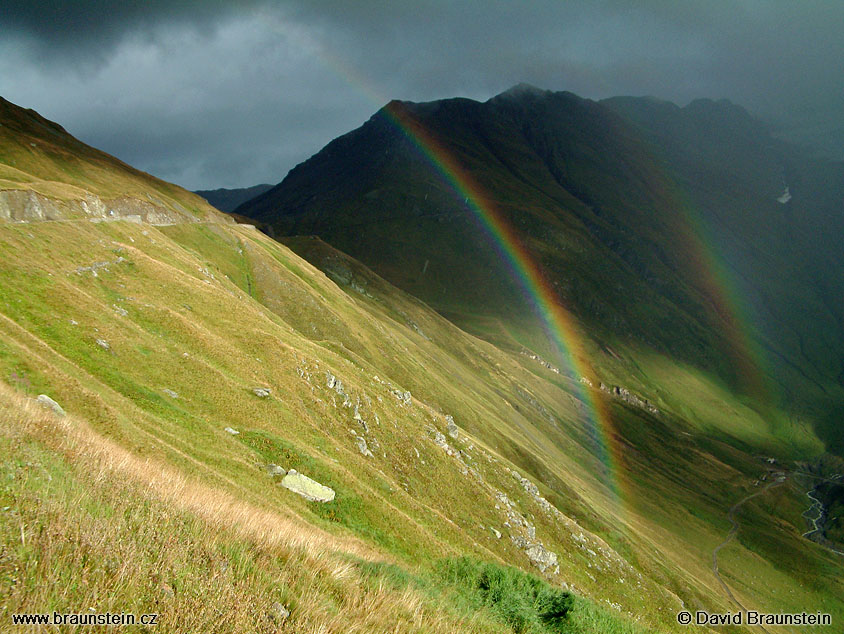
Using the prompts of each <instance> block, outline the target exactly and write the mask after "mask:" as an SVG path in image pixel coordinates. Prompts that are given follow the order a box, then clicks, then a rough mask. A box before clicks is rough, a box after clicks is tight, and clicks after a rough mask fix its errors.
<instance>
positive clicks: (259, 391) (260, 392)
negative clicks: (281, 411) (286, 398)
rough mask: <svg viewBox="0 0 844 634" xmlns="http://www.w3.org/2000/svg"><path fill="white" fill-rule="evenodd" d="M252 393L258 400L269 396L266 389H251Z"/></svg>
mask: <svg viewBox="0 0 844 634" xmlns="http://www.w3.org/2000/svg"><path fill="white" fill-rule="evenodd" d="M252 393H253V394H254V395H255V396H257V397H258V398H268V397H269V395H270V389H269V388H267V387H253V388H252Z"/></svg>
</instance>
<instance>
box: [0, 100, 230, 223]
mask: <svg viewBox="0 0 844 634" xmlns="http://www.w3.org/2000/svg"><path fill="white" fill-rule="evenodd" d="M2 190H6V191H14V192H25V193H32V194H38V195H42V196H47V197H49V198H50V199H51V200H53V201H54V204H53V205H51V209H52V211H53V213H54V214H55V216H56V217H57V218H66V217H85V213H84V212H83V211H82V210H81V209H80V207H79V205H78V203H80V202H85V203H86V205H88V206H90V207H91V208H92V210H93V207H94V204H95V201H96V200H99V201H102V202H103V203H104V205H105V207H106V208H107V209H106V212H107V211H108V208H112V209H114V208H115V207H116V208H118V209H119V208H120V207H121V206H123V207H125V206H126V204H127V203H131V204H130V205H129V206H131V207H133V209H131V210H129V211H134V213H141V212H142V211H143V210H144V209H145V208H147V209H149V208H153V209H156V210H158V211H159V213H161V214H163V215H165V216H169V217H171V218H178V219H179V220H182V221H184V220H191V219H197V220H204V219H207V218H209V217H218V218H219V214H217V212H215V210H214V209H213V208H212V207H211V206H210V205H209V204H208V203H207V201H206V200H205V199H203V198H201V197H200V196H197V195H196V194H193V193H191V192H188V191H186V190H184V189H182V188H181V187H178V186H176V185H173V184H171V183H167V182H164V181H162V180H159V179H157V178H155V177H153V176H150V175H149V174H146V173H144V172H141V171H139V170H136V169H135V168H133V167H130V166H129V165H126V164H125V163H123V162H122V161H120V160H118V159H116V158H114V157H113V156H110V155H108V154H106V153H105V152H101V151H99V150H97V149H95V148H92V147H90V146H88V145H85V144H84V143H82V142H80V141H79V140H77V139H75V138H74V137H73V136H71V135H70V134H68V133H67V131H66V130H65V129H64V128H62V127H61V126H60V125H58V124H57V123H55V122H53V121H49V120H48V119H45V118H44V117H42V116H41V115H39V114H38V113H37V112H35V111H34V110H25V109H23V108H21V107H19V106H16V105H15V104H13V103H11V102H9V101H6V100H5V99H3V98H2V97H0V191H2ZM73 203H77V204H73ZM125 213H127V212H124V214H125ZM1 217H2V214H0V218H1Z"/></svg>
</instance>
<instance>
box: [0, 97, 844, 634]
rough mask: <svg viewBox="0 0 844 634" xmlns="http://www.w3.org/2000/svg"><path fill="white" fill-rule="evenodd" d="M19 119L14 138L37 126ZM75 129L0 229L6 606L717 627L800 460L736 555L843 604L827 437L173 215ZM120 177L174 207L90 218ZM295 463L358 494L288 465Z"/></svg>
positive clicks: (414, 626)
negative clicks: (47, 403)
mask: <svg viewBox="0 0 844 634" xmlns="http://www.w3.org/2000/svg"><path fill="white" fill-rule="evenodd" d="M17 115H20V113H17ZM17 115H16V116H17ZM21 116H23V115H21ZM26 117H28V120H29V121H38V120H39V119H37V118H36V115H34V113H27V114H26ZM2 124H3V127H2V130H4V131H6V130H7V122H6V120H5V119H4V120H3V121H2ZM11 125H12V124H10V126H11ZM44 125H48V126H54V125H55V124H49V122H48V123H45V124H44ZM54 129H56V128H54ZM4 134H7V137H4V139H5V138H10V139H13V140H12V141H8V143H9V144H10V148H9V149H6V147H5V145H4V146H3V147H0V157H7V156H11V155H14V152H15V151H17V150H19V149H20V148H25V147H26V146H27V144H28V143H30V141H28V138H31V136H30V135H31V133H30V132H23V131H22V132H21V133H20V136H21V138H20V139H18V138H15V137H14V135H12V134H11V133H8V132H4ZM4 143H7V141H4ZM74 143H78V142H74V141H73V140H71V139H69V138H68V137H66V136H62V137H61V142H60V143H57V148H58V149H53V148H51V149H50V150H49V152H47V151H44V155H43V156H42V155H41V152H42V146H38V147H35V148H32V146H29V147H31V148H32V154H31V156H30V158H29V160H30V163H31V164H33V165H50V164H51V163H49V161H54V163H52V164H54V165H57V164H58V163H56V162H55V159H53V158H52V157H53V156H54V154H55V153H57V152H59V151H61V152H67V155H63V158H62V161H63V163H62V164H63V165H73V166H74V169H75V170H76V172H77V173H78V174H81V175H83V176H84V179H83V178H82V177H80V179H79V180H75V179H74V178H72V177H71V176H70V175H68V174H69V172H68V171H62V170H61V169H59V168H58V167H56V168H55V169H54V170H53V172H51V173H47V171H46V170H45V171H42V172H40V174H41V176H40V177H39V180H37V181H36V180H35V179H34V177H21V180H20V182H15V181H13V180H12V179H11V178H9V179H7V180H6V181H5V182H4V185H3V195H4V196H5V197H6V198H7V199H12V198H14V196H20V195H24V194H26V193H27V192H30V191H36V190H34V189H31V187H36V186H37V188H38V189H37V193H38V195H39V201H40V204H41V209H42V210H45V213H44V214H42V215H41V216H25V217H23V218H21V217H13V218H14V220H15V221H14V222H9V221H6V222H3V223H2V224H0V332H1V333H2V335H0V377H2V383H3V384H2V387H0V446H1V447H2V454H3V456H4V458H3V459H2V461H1V462H0V469H2V473H0V482H2V484H0V513H2V517H3V519H4V521H3V522H2V523H0V544H2V550H0V552H2V558H0V593H2V595H3V596H4V597H5V600H4V602H3V606H2V608H0V610H2V613H0V619H2V622H4V623H8V622H9V620H10V619H11V615H13V614H18V613H23V612H48V611H50V612H52V611H58V612H83V611H86V610H90V609H91V608H93V609H94V610H95V611H97V612H100V613H101V612H106V611H111V612H135V613H137V614H141V613H157V614H160V624H159V626H158V629H159V630H160V631H192V630H196V631H198V630H214V629H217V630H226V631H233V632H247V631H249V632H251V631H290V632H302V631H305V632H307V631H323V632H348V631H354V630H355V629H356V630H357V631H364V632H380V631H385V630H388V629H389V630H390V631H397V632H418V631H434V632H457V631H465V632H525V631H527V632H537V633H541V632H578V633H579V632H583V633H586V632H596V631H599V632H610V633H613V632H618V633H638V632H650V631H660V632H672V631H677V632H680V631H683V632H688V631H695V628H691V629H690V628H689V627H684V626H680V625H678V624H677V621H676V615H677V612H678V611H679V610H681V609H690V610H695V609H698V608H700V609H708V610H711V611H727V610H729V609H731V606H732V604H731V602H730V600H729V598H728V596H727V595H726V594H725V593H724V592H723V590H722V587H721V585H720V584H719V581H718V578H717V577H716V576H715V575H714V574H713V572H712V569H711V565H712V555H713V549H715V548H716V546H718V544H720V543H722V542H723V540H724V539H725V537H726V536H727V534H728V532H729V531H730V521H729V520H728V509H730V507H731V506H733V505H734V504H736V502H738V501H739V500H741V499H742V498H744V497H746V496H749V495H751V494H753V493H755V492H759V491H761V490H763V489H764V487H765V486H767V485H760V481H761V479H763V478H764V479H765V480H766V481H767V480H769V479H770V480H775V479H776V478H777V477H778V476H777V475H776V474H777V473H787V474H788V475H787V476H786V479H785V481H783V482H782V483H776V484H777V486H774V487H772V488H770V489H766V490H765V493H764V494H763V495H759V496H757V497H756V498H754V500H753V501H752V502H748V503H747V504H745V505H744V506H743V507H742V513H741V516H740V520H741V530H740V531H739V537H738V539H735V540H733V541H732V542H731V543H730V545H729V546H728V547H726V548H725V549H723V550H722V551H721V554H720V558H719V569H720V571H721V577H722V579H724V580H726V583H728V584H729V587H730V588H731V590H732V592H733V594H734V595H735V596H736V597H738V598H739V599H740V600H741V601H742V603H743V604H744V605H748V606H753V607H755V608H756V609H765V610H768V611H774V610H776V611H794V612H799V611H801V610H804V609H806V610H811V611H815V610H818V611H823V612H829V613H831V614H832V615H833V622H834V623H839V622H841V620H842V619H844V602H842V599H841V597H842V596H844V587H842V579H844V574H842V573H844V565H842V562H841V561H840V559H838V558H837V557H836V556H835V555H834V554H833V553H831V552H830V551H829V550H827V549H825V548H822V547H821V546H819V545H817V544H815V543H812V542H811V541H809V540H807V539H804V538H802V537H801V534H802V533H803V532H804V531H805V519H804V518H803V516H802V513H803V512H804V511H805V510H806V507H807V499H806V485H805V483H803V482H802V481H801V480H799V475H794V473H796V472H797V471H799V470H800V469H801V468H802V467H801V466H800V464H802V463H796V462H794V461H793V460H792V459H793V458H795V457H801V458H806V457H811V456H814V455H815V454H817V453H818V452H819V451H821V443H820V441H819V439H818V438H817V437H815V436H814V435H813V434H812V433H811V430H807V429H801V430H799V431H795V430H793V429H790V428H789V431H790V432H791V435H784V432H783V430H782V429H779V428H777V427H776V426H774V425H772V424H771V423H770V421H769V420H767V419H766V418H764V417H762V416H761V415H760V414H759V413H758V412H757V411H756V410H755V409H754V407H753V406H752V405H753V403H748V402H747V401H746V400H745V399H744V398H743V397H741V396H740V395H739V396H737V395H736V394H735V393H733V392H731V391H730V390H729V389H727V388H726V386H725V385H724V384H723V383H721V382H719V381H717V380H713V379H712V377H710V376H708V375H706V374H705V373H702V372H700V371H698V370H696V369H695V368H694V367H686V368H683V367H681V366H679V365H678V364H677V363H676V361H673V360H672V359H670V358H667V357H658V356H653V357H650V366H649V367H650V369H652V370H653V372H654V374H651V375H646V374H645V373H644V372H641V371H640V372H638V373H630V374H624V375H622V374H621V372H622V371H623V366H622V365H618V366H611V365H609V364H607V365H606V366H603V365H602V366H598V369H599V370H601V371H602V372H607V376H602V378H603V379H604V380H605V381H606V382H607V384H608V386H605V389H600V387H599V386H598V385H597V384H595V381H597V380H598V377H596V376H594V377H589V376H582V377H573V376H568V375H567V373H566V372H561V371H560V370H559V369H558V368H557V367H555V365H554V363H552V362H550V361H547V360H545V359H543V358H540V357H539V356H538V355H535V354H532V353H529V352H528V351H527V350H523V349H516V350H513V349H506V348H505V349H502V348H500V347H497V346H495V345H493V344H492V343H490V342H488V341H485V340H483V339H480V338H477V337H475V336H473V335H471V334H468V333H467V332H465V331H464V330H461V329H460V328H458V327H457V326H456V325H455V324H454V323H452V322H451V321H449V320H447V319H445V318H444V317H443V316H442V315H440V314H439V313H438V312H436V311H434V310H432V309H431V308H430V307H429V305H428V304H427V303H426V302H424V301H422V300H421V299H418V298H416V297H414V296H413V295H411V294H408V293H406V292H404V291H403V290H399V289H398V288H396V287H395V286H393V285H392V284H391V283H390V282H388V281H386V280H385V279H384V278H383V277H381V276H379V275H377V274H376V273H375V272H374V271H373V270H372V269H370V268H368V267H367V266H366V265H365V264H362V263H360V262H358V261H357V260H355V259H353V258H352V257H350V256H348V255H346V254H344V253H342V252H340V251H338V250H336V249H335V248H334V247H332V246H330V245H329V244H327V243H325V242H323V241H321V240H319V239H317V238H311V237H294V238H287V239H285V241H284V244H280V243H279V242H276V241H274V240H273V239H271V238H269V237H268V236H266V235H264V234H262V233H260V232H258V231H257V230H255V229H253V228H250V227H247V226H243V225H235V224H233V223H230V222H227V220H228V219H227V218H226V217H224V216H222V215H221V214H218V213H217V212H216V211H214V210H213V209H210V208H207V207H204V206H201V203H200V205H199V206H197V207H196V214H182V215H178V209H179V208H178V207H176V206H175V205H176V203H177V202H178V201H180V200H181V201H185V205H186V204H187V202H189V201H193V200H196V198H195V197H194V196H193V195H192V194H188V193H187V192H184V191H183V190H180V189H179V188H176V187H175V186H168V185H166V184H161V182H160V181H156V180H155V179H152V178H151V177H148V176H144V175H142V174H141V173H139V172H135V171H133V170H131V168H127V167H125V166H123V165H122V164H120V163H119V162H117V161H116V160H114V159H110V158H108V157H106V156H105V155H102V154H100V153H98V152H96V151H95V150H92V149H90V148H86V147H85V146H82V145H81V144H80V147H79V149H78V151H77V150H72V148H73V147H74V145H73V144H74ZM36 145H38V144H37V143H36ZM3 160H4V161H5V160H6V159H5V158H3ZM15 160H17V161H21V160H22V159H15ZM32 169H34V168H32ZM62 169H64V168H62ZM67 169H69V168H67ZM97 170H101V171H99V172H97ZM8 173H9V174H11V173H12V172H8ZM92 174H98V175H99V176H98V177H99V181H97V182H95V179H94V177H93V176H90V175H92ZM62 178H63V179H65V180H60V179H62ZM147 179H148V181H149V183H150V185H149V188H148V189H142V186H141V183H143V182H145V180H147ZM100 182H101V184H99V185H98V184H97V183H100ZM121 182H122V183H125V186H126V188H127V192H126V196H127V197H129V194H131V195H132V196H141V197H142V196H146V195H148V196H149V197H151V198H160V200H161V201H162V202H167V200H165V199H164V198H163V194H162V193H161V192H162V191H167V189H166V188H168V187H169V188H171V191H172V198H171V200H173V201H175V202H173V203H168V204H172V205H173V206H172V207H165V206H164V205H162V206H161V208H162V209H167V210H168V214H172V215H170V216H168V221H167V222H150V220H151V219H150V218H148V217H141V218H128V217H127V218H120V217H119V215H118V214H116V217H111V219H112V220H113V221H112V222H102V219H103V218H102V217H100V216H96V215H92V216H90V217H85V216H78V217H74V216H73V215H72V214H71V212H74V211H76V210H77V209H78V208H77V207H73V206H72V205H70V206H68V205H69V203H68V201H83V200H87V196H88V195H90V196H96V197H98V198H100V199H102V200H109V199H110V198H109V196H110V194H109V193H107V192H114V191H115V190H111V189H109V188H110V187H115V188H118V183H121ZM48 185H49V187H53V188H55V189H56V190H60V191H62V192H72V193H73V194H74V195H77V194H78V197H77V198H71V197H65V196H61V197H60V196H57V197H56V198H51V197H50V196H49V191H50V190H48ZM86 187H91V189H90V190H89V189H86ZM133 187H136V188H137V190H136V189H131V188H133ZM162 188H163V189H162ZM21 192H23V193H24V194H21ZM27 195H28V194H27ZM114 195H116V196H118V197H121V196H122V195H121V194H120V192H116V193H115V194H114ZM178 204H179V205H182V203H180V202H179V203H178ZM185 205H183V206H185ZM185 209H188V208H187V207H186V206H185ZM68 210H70V211H68ZM174 210H175V211H174ZM203 214H204V215H203ZM132 215H134V214H132ZM198 218H202V219H203V222H197V221H196V220H197V219H198ZM49 219H56V220H57V221H49ZM45 220H46V221H45ZM152 220H155V219H152ZM640 359H642V361H643V363H644V361H645V359H646V357H645V355H642V356H641V357H640ZM659 368H661V372H662V374H656V372H657V370H658V369H659ZM611 372H617V373H618V378H615V377H609V373H611ZM611 378H612V380H611ZM589 383H593V387H594V389H591V390H585V387H584V386H586V385H588V384H589ZM650 385H657V386H658V387H659V390H660V391H659V396H658V399H654V400H653V401H652V402H651V403H646V402H644V401H643V400H642V399H641V398H640V396H637V394H643V393H644V391H643V389H642V388H643V386H650ZM613 387H616V388H617V389H612V388H613ZM622 388H624V389H622ZM628 390H629V391H628ZM41 394H44V395H46V396H49V397H50V398H51V399H53V400H54V401H56V402H57V403H58V404H59V406H60V407H61V408H62V409H63V411H64V412H66V415H60V414H58V413H55V412H54V411H52V410H51V409H50V408H45V407H43V406H42V404H41V403H39V402H37V401H36V398H37V397H38V396H39V395H41ZM41 400H42V402H43V401H44V399H41ZM596 412H598V413H602V414H603V415H602V416H600V417H598V414H596ZM763 451H764V452H766V454H765V455H767V454H774V455H775V456H777V457H778V458H779V461H780V462H779V463H778V464H774V465H772V464H771V463H769V462H768V461H766V460H764V459H763V456H762V455H760V452H763ZM291 469H295V470H296V471H297V472H299V473H300V474H304V475H305V476H307V477H310V478H312V479H314V480H316V481H318V482H319V483H321V484H323V485H326V486H328V487H330V488H331V489H332V490H333V492H334V495H335V497H334V499H333V500H331V501H329V502H319V501H308V500H307V499H305V498H303V497H300V496H298V495H296V494H295V493H294V492H293V491H292V490H289V489H288V488H286V487H285V486H281V485H280V484H281V483H282V482H284V480H285V479H287V478H291V477H293V476H294V475H295V474H291V473H290V470H291ZM7 520H8V521H7ZM47 580H53V582H52V583H47V582H46V581H47ZM702 630H703V628H698V631H702ZM748 631H749V630H748ZM783 631H788V629H785V630H783ZM792 631H798V630H792ZM817 631H832V630H829V629H826V630H825V629H824V628H818V630H817Z"/></svg>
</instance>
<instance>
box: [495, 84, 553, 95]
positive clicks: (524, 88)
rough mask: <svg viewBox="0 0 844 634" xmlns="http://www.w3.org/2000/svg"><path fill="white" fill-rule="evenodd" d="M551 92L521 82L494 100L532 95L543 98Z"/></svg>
mask: <svg viewBox="0 0 844 634" xmlns="http://www.w3.org/2000/svg"><path fill="white" fill-rule="evenodd" d="M549 92H551V91H550V90H543V89H542V88H537V87H536V86H534V85H533V84H528V83H525V82H519V83H518V84H516V85H515V86H512V87H511V88H508V89H507V90H505V91H504V92H502V93H501V94H499V95H496V97H494V98H498V97H524V96H527V95H531V96H534V97H541V96H543V95H547V94H548V93H549Z"/></svg>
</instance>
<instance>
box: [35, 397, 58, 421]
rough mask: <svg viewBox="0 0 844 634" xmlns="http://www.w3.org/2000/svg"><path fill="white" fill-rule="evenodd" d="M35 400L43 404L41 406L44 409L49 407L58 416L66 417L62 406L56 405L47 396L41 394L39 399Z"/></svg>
mask: <svg viewBox="0 0 844 634" xmlns="http://www.w3.org/2000/svg"><path fill="white" fill-rule="evenodd" d="M35 400H36V401H38V402H39V403H41V405H43V406H44V407H48V408H50V409H51V410H53V412H54V413H55V414H56V415H57V416H64V415H65V412H64V410H63V409H62V406H61V405H59V404H58V403H56V402H55V401H54V400H53V399H51V398H50V397H49V396H47V395H46V394H39V395H38V398H36V399H35Z"/></svg>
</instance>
